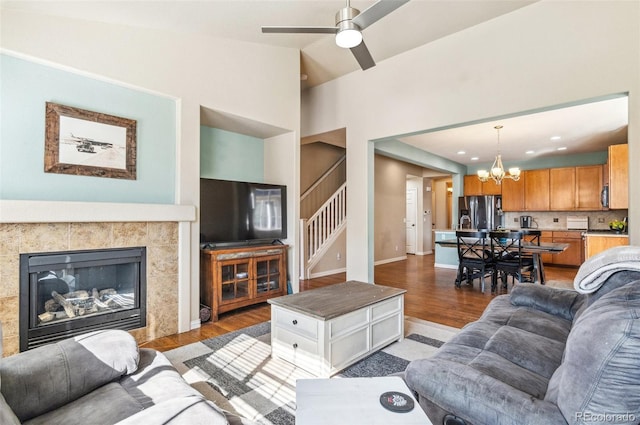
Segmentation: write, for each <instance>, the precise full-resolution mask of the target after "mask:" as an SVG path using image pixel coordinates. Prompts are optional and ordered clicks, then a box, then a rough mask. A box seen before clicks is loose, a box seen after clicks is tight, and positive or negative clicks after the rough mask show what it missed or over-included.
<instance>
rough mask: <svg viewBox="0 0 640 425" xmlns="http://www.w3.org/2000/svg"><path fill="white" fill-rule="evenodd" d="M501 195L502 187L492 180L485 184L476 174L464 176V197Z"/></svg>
mask: <svg viewBox="0 0 640 425" xmlns="http://www.w3.org/2000/svg"><path fill="white" fill-rule="evenodd" d="M501 193H502V188H501V186H500V185H499V184H496V182H494V181H493V180H491V179H490V180H489V181H488V182H485V183H483V182H481V181H480V179H479V178H478V176H477V175H475V174H469V175H466V176H464V196H479V195H500V194H501Z"/></svg>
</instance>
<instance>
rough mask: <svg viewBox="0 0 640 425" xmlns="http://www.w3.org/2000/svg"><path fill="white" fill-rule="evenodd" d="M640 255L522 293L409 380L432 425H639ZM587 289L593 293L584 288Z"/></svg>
mask: <svg viewBox="0 0 640 425" xmlns="http://www.w3.org/2000/svg"><path fill="white" fill-rule="evenodd" d="M639 279H640V247H625V248H622V249H612V250H610V251H607V252H605V253H603V254H602V255H599V256H596V257H592V259H589V260H587V262H585V263H584V264H583V266H581V268H580V270H579V271H578V274H577V275H576V281H575V282H574V286H575V287H576V289H577V290H578V291H580V292H577V291H570V290H561V289H554V288H549V287H545V286H540V285H537V284H531V283H522V284H516V285H515V286H514V288H513V289H512V291H511V293H510V294H508V295H501V296H498V297H496V298H495V299H494V300H492V301H491V303H490V304H489V306H488V307H487V308H486V310H485V312H484V313H483V315H482V317H481V318H480V319H479V320H477V321H476V322H473V323H470V324H469V325H467V326H465V327H464V328H463V329H462V330H461V332H460V333H459V334H457V335H456V336H455V337H454V338H453V339H451V340H450V341H449V342H447V343H445V344H444V345H443V346H442V347H441V348H440V349H439V350H438V351H437V352H436V353H435V354H434V355H433V356H432V357H430V358H428V359H420V360H415V361H412V362H411V363H410V364H409V366H408V367H407V369H406V371H405V380H406V382H407V384H408V386H409V387H410V388H411V389H412V390H413V392H414V393H415V394H416V396H417V398H418V401H419V403H420V405H421V406H422V407H423V409H424V410H425V411H426V412H427V414H428V416H429V418H430V419H431V421H432V422H433V424H435V425H440V424H446V425H449V424H452V425H453V424H456V425H457V424H467V425H513V424H530V425H537V424H539V425H561V424H628V425H637V424H639V423H640V280H639ZM585 288H586V289H585Z"/></svg>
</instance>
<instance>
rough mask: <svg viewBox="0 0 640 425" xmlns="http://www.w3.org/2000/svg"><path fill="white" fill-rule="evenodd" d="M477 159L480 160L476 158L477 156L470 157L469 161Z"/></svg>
mask: <svg viewBox="0 0 640 425" xmlns="http://www.w3.org/2000/svg"><path fill="white" fill-rule="evenodd" d="M479 159H480V158H478V157H477V156H472V157H471V160H472V161H477V160H479Z"/></svg>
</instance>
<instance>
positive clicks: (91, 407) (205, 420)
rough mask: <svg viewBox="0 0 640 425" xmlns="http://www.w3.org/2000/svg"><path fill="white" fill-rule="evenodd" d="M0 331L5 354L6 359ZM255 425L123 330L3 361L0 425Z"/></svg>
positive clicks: (0, 336) (80, 338) (38, 350)
mask: <svg viewBox="0 0 640 425" xmlns="http://www.w3.org/2000/svg"><path fill="white" fill-rule="evenodd" d="M1 341H2V334H1V328H0V354H1V353H2V343H1ZM20 423H23V424H30V425H39V424H47V425H50V424H65V425H74V424H78V425H81V424H82V425H86V424H92V425H93V424H96V425H102V424H104V425H107V424H120V425H129V424H131V425H134V424H135V425H142V424H144V425H160V424H189V425H193V424H196V425H197V424H209V425H223V424H224V425H226V424H233V425H239V424H244V425H246V424H250V422H249V421H247V420H245V419H243V418H240V417H237V416H234V415H232V414H230V413H228V412H226V411H223V410H222V409H220V408H219V407H217V406H216V405H215V404H213V403H212V402H210V401H208V400H206V399H205V398H204V397H203V396H202V395H201V394H200V393H199V392H198V391H196V390H195V389H193V388H192V387H191V386H190V385H189V384H188V383H187V382H186V381H185V380H184V379H183V378H182V376H180V374H179V373H178V372H177V371H176V370H175V369H174V368H173V366H172V365H171V363H170V362H169V361H168V360H167V358H166V357H165V356H164V355H163V354H162V353H160V352H158V351H155V350H150V349H144V348H143V349H138V346H137V344H136V341H135V340H134V339H133V337H132V336H131V335H130V334H129V333H127V332H125V331H118V330H106V331H97V332H93V333H89V334H85V335H82V336H78V337H75V338H70V339H67V340H64V341H61V342H58V343H56V344H51V345H47V346H42V347H39V348H36V349H33V350H30V351H25V352H23V353H19V354H16V355H13V356H9V357H6V358H3V359H0V424H2V425H14V424H20Z"/></svg>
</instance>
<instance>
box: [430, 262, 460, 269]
mask: <svg viewBox="0 0 640 425" xmlns="http://www.w3.org/2000/svg"><path fill="white" fill-rule="evenodd" d="M433 267H440V268H441V269H457V268H458V266H457V265H455V264H440V263H435V264H434V265H433Z"/></svg>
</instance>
